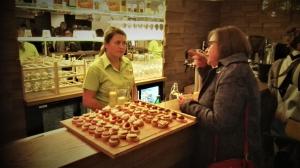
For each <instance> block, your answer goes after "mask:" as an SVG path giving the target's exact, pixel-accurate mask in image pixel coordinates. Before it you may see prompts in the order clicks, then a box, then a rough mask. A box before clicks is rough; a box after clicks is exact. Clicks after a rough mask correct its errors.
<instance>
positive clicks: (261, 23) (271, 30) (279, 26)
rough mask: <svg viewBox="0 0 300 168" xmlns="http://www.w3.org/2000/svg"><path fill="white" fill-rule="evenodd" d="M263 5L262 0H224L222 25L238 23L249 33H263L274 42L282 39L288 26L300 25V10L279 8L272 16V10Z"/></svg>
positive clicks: (237, 24)
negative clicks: (287, 10) (281, 9)
mask: <svg viewBox="0 0 300 168" xmlns="http://www.w3.org/2000/svg"><path fill="white" fill-rule="evenodd" d="M261 5H262V0H234V1H232V0H224V2H223V3H222V6H221V15H220V16H221V17H220V25H230V24H232V25H236V26H238V27H240V28H241V29H242V30H243V31H245V32H246V33H247V34H248V35H262V36H265V37H267V38H268V39H270V40H271V41H272V42H278V41H281V40H282V39H281V37H282V34H283V32H284V31H285V30H286V29H287V28H288V27H290V26H297V27H300V21H299V18H300V11H299V10H298V11H290V12H280V11H278V10H277V11H276V14H277V16H276V17H272V16H271V13H270V12H271V11H263V10H262V6H261ZM299 5H300V4H299ZM294 7H295V6H294Z"/></svg>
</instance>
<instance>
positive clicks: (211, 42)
mask: <svg viewBox="0 0 300 168" xmlns="http://www.w3.org/2000/svg"><path fill="white" fill-rule="evenodd" d="M214 43H218V42H217V41H209V42H208V47H210V46H211V45H212V44H214Z"/></svg>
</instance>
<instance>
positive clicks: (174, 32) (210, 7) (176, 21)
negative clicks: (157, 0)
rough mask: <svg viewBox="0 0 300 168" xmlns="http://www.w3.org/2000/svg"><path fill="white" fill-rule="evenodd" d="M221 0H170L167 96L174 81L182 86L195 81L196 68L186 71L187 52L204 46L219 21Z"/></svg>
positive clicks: (166, 74)
mask: <svg viewBox="0 0 300 168" xmlns="http://www.w3.org/2000/svg"><path fill="white" fill-rule="evenodd" d="M220 4H221V3H219V2H207V1H206V2H203V1H191V0H167V1H166V16H165V18H166V19H165V23H166V27H165V43H164V45H165V46H164V58H165V63H164V76H165V77H166V78H167V80H166V83H165V91H164V94H165V96H168V95H169V93H170V88H171V86H172V84H173V83H174V82H178V84H179V90H180V91H181V92H183V87H184V86H187V85H191V84H193V83H194V70H193V69H188V70H187V72H185V66H184V65H183V64H184V53H185V50H186V49H189V48H201V46H202V42H203V41H204V40H206V38H207V33H208V31H209V30H211V29H212V28H215V27H217V26H218V25H219V23H220V21H219V18H220V13H219V11H220Z"/></svg>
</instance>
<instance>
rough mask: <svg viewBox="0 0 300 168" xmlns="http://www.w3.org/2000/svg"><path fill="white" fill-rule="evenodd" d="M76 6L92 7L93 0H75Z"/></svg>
mask: <svg viewBox="0 0 300 168" xmlns="http://www.w3.org/2000/svg"><path fill="white" fill-rule="evenodd" d="M77 7H78V8H89V9H93V0H77Z"/></svg>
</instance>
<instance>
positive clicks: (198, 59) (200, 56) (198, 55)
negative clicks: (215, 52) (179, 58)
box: [188, 49, 207, 68]
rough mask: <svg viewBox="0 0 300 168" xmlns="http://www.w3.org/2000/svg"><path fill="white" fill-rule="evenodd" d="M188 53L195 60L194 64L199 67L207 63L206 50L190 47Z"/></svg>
mask: <svg viewBox="0 0 300 168" xmlns="http://www.w3.org/2000/svg"><path fill="white" fill-rule="evenodd" d="M188 55H189V56H190V57H191V58H192V59H193V60H194V65H195V66H196V67H197V68H203V67H205V66H206V65H207V58H206V57H207V56H206V53H205V52H204V51H200V50H198V49H190V50H188Z"/></svg>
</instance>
